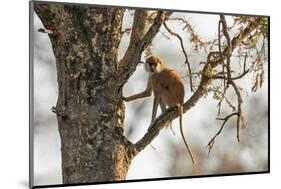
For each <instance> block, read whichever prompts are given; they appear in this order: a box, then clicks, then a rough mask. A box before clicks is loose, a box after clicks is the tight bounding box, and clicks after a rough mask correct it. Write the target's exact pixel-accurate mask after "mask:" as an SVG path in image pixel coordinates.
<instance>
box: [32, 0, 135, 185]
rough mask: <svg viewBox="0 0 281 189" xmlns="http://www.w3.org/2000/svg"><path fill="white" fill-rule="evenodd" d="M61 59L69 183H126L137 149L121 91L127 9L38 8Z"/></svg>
mask: <svg viewBox="0 0 281 189" xmlns="http://www.w3.org/2000/svg"><path fill="white" fill-rule="evenodd" d="M35 11H36V13H37V14H38V16H39V17H40V19H41V20H42V22H43V25H44V27H45V28H46V29H48V30H50V31H51V33H49V37H50V40H51V43H52V48H53V51H54V54H55V57H56V65H57V75H58V87H59V94H58V100H57V105H56V107H55V108H54V109H53V111H54V112H56V114H57V120H58V126H59V133H60V138H61V156H62V173H63V183H85V182H99V181H112V180H124V179H125V178H126V175H127V171H128V168H129V166H130V163H131V160H132V156H131V155H130V153H129V151H130V150H129V149H130V146H131V145H132V144H131V143H130V142H129V141H128V140H127V139H126V138H125V137H124V136H123V126H124V113H125V110H124V104H123V102H122V100H121V96H122V90H120V88H117V87H116V86H115V83H116V78H117V77H118V75H117V70H118V62H117V50H118V46H119V42H120V38H121V24H122V18H123V12H124V10H123V9H120V8H96V7H88V6H87V7H86V6H74V5H62V4H46V3H35Z"/></svg>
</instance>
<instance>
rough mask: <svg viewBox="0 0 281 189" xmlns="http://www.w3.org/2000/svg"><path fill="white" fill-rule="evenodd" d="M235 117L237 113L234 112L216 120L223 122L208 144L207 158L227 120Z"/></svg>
mask: <svg viewBox="0 0 281 189" xmlns="http://www.w3.org/2000/svg"><path fill="white" fill-rule="evenodd" d="M235 115H237V112H234V113H232V114H229V115H228V116H226V117H225V118H217V120H221V121H223V123H222V125H221V127H220V129H219V130H218V132H217V133H216V134H215V136H213V138H212V139H211V140H210V142H208V145H207V148H208V157H209V156H210V152H211V150H212V148H213V146H214V144H215V139H216V138H217V136H219V134H220V133H221V131H222V129H223V128H224V126H225V124H226V122H227V121H228V120H229V118H231V117H232V116H235Z"/></svg>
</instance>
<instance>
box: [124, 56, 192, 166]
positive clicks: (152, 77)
mask: <svg viewBox="0 0 281 189" xmlns="http://www.w3.org/2000/svg"><path fill="white" fill-rule="evenodd" d="M145 70H146V71H147V72H148V73H149V78H148V83H147V88H146V89H145V91H143V92H142V93H139V94H136V95H133V96H130V97H123V99H124V100H125V101H126V102H129V101H132V100H135V99H139V98H145V97H149V96H151V95H152V92H153V93H154V101H153V108H152V117H151V124H150V126H149V128H150V127H151V126H152V125H153V123H154V121H155V118H156V114H157V108H158V105H159V104H160V107H161V110H162V113H163V112H164V111H165V110H166V106H168V107H174V106H176V107H177V108H178V110H179V115H180V132H181V136H182V138H183V141H184V144H185V146H186V148H187V150H188V153H189V155H190V157H191V160H192V163H193V164H194V159H193V156H192V153H191V150H190V149H189V147H188V144H187V142H186V140H185V137H184V134H183V126H182V116H183V101H184V85H183V81H182V79H181V77H180V76H179V75H178V74H177V73H176V72H175V71H174V70H171V69H169V68H167V67H165V66H164V65H163V64H162V62H161V60H160V59H159V58H158V57H156V56H149V57H148V58H147V59H146V62H145Z"/></svg>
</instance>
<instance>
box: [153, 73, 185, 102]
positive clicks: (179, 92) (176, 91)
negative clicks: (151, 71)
mask: <svg viewBox="0 0 281 189" xmlns="http://www.w3.org/2000/svg"><path fill="white" fill-rule="evenodd" d="M151 79H152V87H153V92H154V93H155V94H158V95H159V96H160V98H161V100H162V101H163V102H164V103H165V104H166V105H167V106H169V107H172V106H175V105H181V104H183V100H184V85H183V81H182V79H181V77H180V76H179V75H178V74H177V72H176V71H174V70H171V69H167V68H165V69H163V70H162V71H161V72H159V73H157V74H155V75H153V76H152V78H151Z"/></svg>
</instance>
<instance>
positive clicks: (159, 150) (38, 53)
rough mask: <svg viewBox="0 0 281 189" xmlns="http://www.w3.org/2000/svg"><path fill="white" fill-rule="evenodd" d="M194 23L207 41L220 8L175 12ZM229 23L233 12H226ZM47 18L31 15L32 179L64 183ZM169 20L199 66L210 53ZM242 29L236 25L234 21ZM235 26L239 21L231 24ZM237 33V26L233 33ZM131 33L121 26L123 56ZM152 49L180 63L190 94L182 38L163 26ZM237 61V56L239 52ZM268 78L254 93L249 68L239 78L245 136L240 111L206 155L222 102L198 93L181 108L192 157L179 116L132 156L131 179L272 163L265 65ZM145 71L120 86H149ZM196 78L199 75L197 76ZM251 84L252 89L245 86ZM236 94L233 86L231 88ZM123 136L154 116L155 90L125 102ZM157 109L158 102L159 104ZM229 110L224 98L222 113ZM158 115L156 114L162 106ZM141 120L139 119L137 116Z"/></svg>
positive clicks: (142, 129) (138, 133)
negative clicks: (214, 12) (152, 95)
mask: <svg viewBox="0 0 281 189" xmlns="http://www.w3.org/2000/svg"><path fill="white" fill-rule="evenodd" d="M133 13H134V11H132V10H127V11H126V12H125V17H124V22H123V26H122V27H123V29H126V28H129V27H130V26H131V25H132V22H133V16H132V15H133ZM172 16H179V17H183V18H185V19H186V20H188V21H189V22H190V23H192V24H193V26H194V29H195V31H196V32H197V34H198V35H199V36H200V38H201V39H202V41H210V40H213V39H215V38H216V36H217V23H218V20H219V16H218V15H209V14H208V15H207V14H193V13H174V14H173V15H172ZM226 18H227V22H228V23H229V25H231V22H233V18H232V17H230V16H228V17H226ZM42 27H43V26H42V23H41V21H40V20H39V18H38V17H37V15H36V14H35V15H34V181H35V185H45V184H60V183H62V178H61V156H60V138H59V133H58V127H57V121H56V116H55V114H54V113H52V111H51V107H52V106H55V104H56V100H57V78H56V77H57V76H56V65H55V58H54V55H53V51H52V48H51V43H50V40H49V38H48V36H47V35H46V34H43V33H40V32H37V31H38V29H39V28H42ZM169 27H170V28H171V29H173V30H174V31H176V32H177V33H179V34H180V35H181V36H182V37H183V40H184V44H185V48H186V49H187V53H188V55H189V61H190V63H191V66H192V69H193V70H194V71H199V70H200V68H202V65H200V62H202V61H206V56H207V53H206V52H204V51H199V53H197V52H194V51H193V50H192V49H193V48H194V47H193V46H192V45H191V44H190V43H189V39H190V35H189V34H188V33H187V32H186V31H183V30H182V28H183V26H182V25H181V24H179V23H178V22H171V23H170V22H169ZM237 30H238V29H237ZM234 31H235V28H234ZM232 35H234V33H233V34H232ZM129 37H130V36H129V35H126V34H124V35H123V38H122V41H121V44H120V47H119V58H121V57H122V56H123V54H124V52H125V50H126V48H127V46H128V42H129ZM151 52H152V53H153V54H156V55H157V56H159V57H161V59H162V60H163V61H164V64H165V65H167V66H168V67H170V68H172V69H174V70H176V71H177V72H178V73H179V74H180V75H181V76H182V77H183V79H184V81H185V91H186V95H185V100H187V99H189V97H190V96H191V95H192V93H191V92H190V88H189V79H188V77H187V69H186V66H185V65H184V62H185V58H184V56H183V53H182V50H181V48H180V45H179V41H178V40H177V39H176V38H174V37H173V36H170V35H169V34H168V33H167V32H166V31H165V29H164V28H163V27H162V28H161V30H160V32H159V33H158V34H157V36H156V37H155V38H154V40H153V46H152V47H151ZM237 61H238V60H237ZM264 69H265V77H264V79H265V82H264V84H263V86H262V88H261V89H259V90H258V91H257V92H255V93H253V92H250V91H251V86H252V83H253V82H254V81H253V76H252V75H251V74H249V75H246V76H245V77H243V78H242V79H241V81H239V82H238V84H239V86H240V87H242V88H243V89H244V90H243V91H242V96H243V98H244V102H243V112H244V117H245V119H246V125H247V127H246V128H245V129H243V130H241V135H240V142H239V143H238V142H237V139H236V127H235V126H236V125H235V124H236V119H234V118H233V119H231V120H229V122H228V123H227V125H226V126H225V128H224V129H223V131H222V133H221V134H220V135H219V136H218V137H217V139H216V141H215V144H214V147H213V149H212V151H211V153H210V156H209V157H208V149H207V148H206V146H207V144H208V142H209V141H210V140H211V138H212V137H213V136H214V135H215V133H216V132H217V131H218V130H219V129H220V126H221V121H218V120H216V118H217V104H218V101H216V100H214V98H213V96H212V94H211V93H210V94H209V95H208V96H206V97H205V98H202V99H200V101H199V102H198V103H197V104H196V106H195V107H194V108H192V109H191V110H190V111H188V112H187V113H185V114H184V119H183V125H184V133H185V136H186V137H187V140H188V142H189V145H190V147H191V149H192V151H193V154H194V156H195V159H196V162H197V163H196V165H192V162H191V160H190V157H189V155H188V154H187V152H186V149H185V146H184V143H183V141H182V139H181V136H180V132H179V124H178V119H176V120H174V121H173V123H172V125H173V127H172V128H173V131H174V133H175V134H174V133H173V131H171V130H170V129H163V130H162V131H161V132H160V134H159V136H158V137H156V139H154V140H153V142H152V143H151V145H152V146H153V147H152V146H147V147H146V149H145V150H144V151H142V152H141V153H140V154H139V155H138V156H136V158H135V159H134V160H133V162H132V164H131V167H130V169H129V173H128V176H127V179H146V178H160V177H173V176H190V175H210V174H222V173H239V172H253V171H254V172H256V171H266V170H268V167H267V165H268V85H267V84H268V70H267V69H268V65H267V62H266V64H265V65H264ZM147 77H148V75H147V73H146V72H145V70H144V67H143V65H140V66H138V67H137V70H136V72H135V73H134V74H133V76H132V77H131V78H130V80H129V81H128V83H127V84H126V85H125V87H124V90H123V94H124V96H129V95H132V94H135V93H138V92H141V91H142V90H144V89H145V87H146V82H147ZM198 81H199V80H198V79H197V80H196V78H195V80H194V82H195V84H198ZM247 91H248V92H247ZM228 95H229V97H230V98H229V99H231V100H232V101H233V102H236V98H235V94H234V93H233V94H231V93H230V94H228ZM125 105H126V119H125V136H127V137H128V138H129V140H131V141H132V142H136V141H138V140H139V139H140V138H141V137H142V136H143V135H144V134H145V133H146V131H147V128H148V126H149V123H150V117H151V109H152V98H147V99H143V100H137V101H133V102H129V103H126V104H125ZM158 112H159V113H160V110H158ZM229 113H230V110H229V109H228V108H227V106H222V113H221V114H222V116H221V117H224V115H228V114H229ZM158 115H159V114H158ZM136 118H137V120H138V122H136V121H135V120H136Z"/></svg>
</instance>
